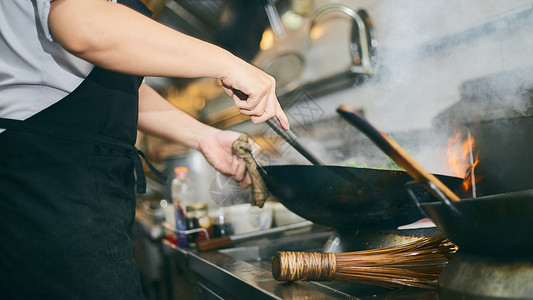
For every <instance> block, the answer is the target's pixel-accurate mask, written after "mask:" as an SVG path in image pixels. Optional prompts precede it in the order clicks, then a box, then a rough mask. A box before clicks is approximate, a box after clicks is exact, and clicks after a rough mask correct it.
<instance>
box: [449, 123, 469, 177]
mask: <svg viewBox="0 0 533 300" xmlns="http://www.w3.org/2000/svg"><path fill="white" fill-rule="evenodd" d="M460 139H461V133H460V132H455V135H454V136H453V137H452V138H451V139H450V140H449V141H448V149H447V150H446V156H447V157H448V164H449V166H450V169H451V171H452V172H453V174H454V175H456V176H457V177H462V178H463V177H464V176H466V173H467V172H468V169H469V167H470V164H469V162H468V157H467V155H468V153H466V155H465V151H464V147H463V146H462V144H464V143H461V140H460Z"/></svg>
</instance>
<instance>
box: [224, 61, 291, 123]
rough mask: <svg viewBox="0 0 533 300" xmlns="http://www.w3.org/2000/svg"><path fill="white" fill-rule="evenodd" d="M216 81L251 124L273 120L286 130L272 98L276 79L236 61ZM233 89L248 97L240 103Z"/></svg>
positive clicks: (277, 105) (279, 109) (284, 119)
mask: <svg viewBox="0 0 533 300" xmlns="http://www.w3.org/2000/svg"><path fill="white" fill-rule="evenodd" d="M220 80H221V82H222V86H223V88H224V91H225V92H226V94H227V95H228V96H230V97H232V98H233V102H234V103H235V106H236V107H237V108H239V111H240V112H241V113H242V114H245V115H248V116H249V117H250V119H251V120H252V122H253V123H261V122H264V121H266V120H268V119H270V118H272V117H275V118H276V119H277V120H278V123H279V124H280V125H281V127H283V128H285V129H289V121H288V119H287V115H285V113H284V112H283V109H282V108H281V106H280V104H279V102H278V99H277V97H276V80H275V79H274V78H273V77H272V76H270V75H268V74H267V73H265V72H263V71H261V70H260V69H258V68H256V67H254V66H253V65H251V64H248V63H246V62H244V61H240V59H236V63H235V64H234V65H233V68H232V69H229V70H228V71H227V72H226V73H225V74H224V75H223V76H222V77H221V78H220ZM234 90H238V91H241V92H242V93H244V94H245V95H247V96H248V98H247V99H246V100H245V101H244V100H243V99H241V98H239V95H236V94H235V93H234Z"/></svg>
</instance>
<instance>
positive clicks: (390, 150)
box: [337, 105, 461, 202]
mask: <svg viewBox="0 0 533 300" xmlns="http://www.w3.org/2000/svg"><path fill="white" fill-rule="evenodd" d="M337 112H338V113H339V114H340V115H341V116H342V117H343V118H344V119H346V120H347V121H348V122H349V123H351V124H352V125H354V126H355V127H357V128H358V129H359V130H361V131H362V132H363V133H364V134H365V135H366V136H367V137H368V138H369V139H370V140H372V142H374V144H376V146H378V147H379V148H380V149H381V150H382V151H383V152H385V154H387V155H388V156H389V157H390V158H391V159H392V160H393V161H394V162H396V163H397V164H398V165H399V166H400V167H402V168H404V169H405V171H406V172H407V173H408V174H409V175H410V176H411V177H413V178H414V179H415V180H416V181H418V182H428V183H432V184H433V185H434V186H435V187H436V188H437V189H438V190H439V191H441V192H442V193H443V194H444V195H445V196H446V197H447V198H448V199H450V200H451V201H454V202H458V201H460V200H461V199H460V198H459V197H458V196H457V195H455V193H454V192H452V191H451V190H450V189H449V188H448V187H447V186H446V185H444V183H442V181H440V180H439V179H437V177H435V176H434V175H433V174H431V173H429V172H428V171H426V169H424V168H423V167H422V166H421V165H420V164H419V163H418V162H417V161H416V160H415V159H414V158H412V157H411V155H409V153H407V151H405V150H404V149H403V148H402V147H400V146H399V145H398V144H396V143H395V142H394V141H393V140H392V139H391V138H390V137H388V136H387V135H385V134H383V133H381V132H380V131H378V130H377V129H376V128H375V127H374V126H372V125H371V124H370V123H368V122H367V121H366V120H365V119H363V117H361V116H360V115H359V114H358V113H357V111H355V110H354V109H353V108H351V107H349V106H347V105H341V106H339V107H338V108H337ZM424 187H426V189H428V190H429V191H430V192H431V193H432V194H433V195H434V196H435V197H437V198H439V195H438V194H437V193H436V192H435V191H434V190H433V189H431V188H429V187H428V185H424Z"/></svg>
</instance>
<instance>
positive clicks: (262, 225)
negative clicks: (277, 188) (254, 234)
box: [224, 202, 272, 234]
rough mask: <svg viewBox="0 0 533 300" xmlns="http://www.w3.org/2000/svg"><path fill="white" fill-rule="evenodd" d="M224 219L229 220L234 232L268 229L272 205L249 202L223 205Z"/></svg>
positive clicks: (270, 224) (270, 223)
mask: <svg viewBox="0 0 533 300" xmlns="http://www.w3.org/2000/svg"><path fill="white" fill-rule="evenodd" d="M224 219H225V220H226V221H227V222H230V223H231V225H232V227H233V233H234V234H240V233H246V232H251V231H258V230H263V229H268V228H270V227H271V226H272V205H271V204H270V203H268V202H267V203H265V206H264V207H263V208H259V207H257V206H252V205H251V204H248V203H246V204H237V205H232V206H228V207H224Z"/></svg>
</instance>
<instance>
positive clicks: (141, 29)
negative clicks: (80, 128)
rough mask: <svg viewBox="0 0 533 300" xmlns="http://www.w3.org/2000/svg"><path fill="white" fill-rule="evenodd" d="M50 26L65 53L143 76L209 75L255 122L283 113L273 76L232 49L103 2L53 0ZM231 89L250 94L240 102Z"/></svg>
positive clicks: (285, 122) (280, 118) (281, 116)
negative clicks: (235, 54)
mask: <svg viewBox="0 0 533 300" xmlns="http://www.w3.org/2000/svg"><path fill="white" fill-rule="evenodd" d="M48 22H49V28H50V32H51V34H52V36H53V38H54V40H55V41H57V42H58V43H59V44H61V45H62V46H63V47H64V48H65V49H66V50H67V51H69V52H71V53H73V54H74V55H76V56H78V57H80V58H82V59H85V60H87V61H89V62H91V63H93V64H95V65H97V66H100V67H103V68H106V69H110V70H114V71H118V72H122V73H127V74H135V75H142V76H164V77H188V78H197V77H213V78H219V79H220V80H221V81H222V84H223V86H224V90H225V92H226V93H227V94H228V95H230V96H231V97H232V98H233V100H234V102H235V105H236V106H237V107H238V108H239V110H240V111H241V113H243V114H246V115H249V116H250V118H251V119H252V121H253V122H263V121H265V120H267V119H269V118H271V117H276V118H277V119H278V121H279V122H280V124H281V125H282V126H283V127H285V128H287V129H288V127H289V123H288V120H287V116H286V115H285V113H284V112H283V110H282V109H281V107H280V105H279V103H278V101H277V98H276V95H275V80H274V79H273V78H272V77H271V76H269V75H268V74H266V73H264V72H262V71H261V70H259V69H257V68H256V67H254V66H252V65H250V64H248V63H246V62H245V61H243V60H241V59H239V58H237V57H236V56H234V55H232V54H231V53H230V52H228V51H226V50H224V49H222V48H220V47H217V46H215V45H212V44H209V43H206V42H203V41H201V40H199V39H196V38H193V37H190V36H187V35H184V34H182V33H180V32H178V31H175V30H173V29H171V28H169V27H166V26H164V25H162V24H160V23H158V22H156V21H154V20H152V19H150V18H147V17H145V16H144V15H142V14H140V13H137V12H136V11H134V10H132V9H129V8H128V7H126V6H124V5H121V4H116V3H111V2H108V1H107V0H54V1H52V2H51V7H50V14H49V19H48ZM233 89H237V90H240V91H242V92H243V93H245V94H247V95H248V96H249V98H248V100H247V101H241V100H239V99H238V97H237V96H236V95H234V94H233Z"/></svg>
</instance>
